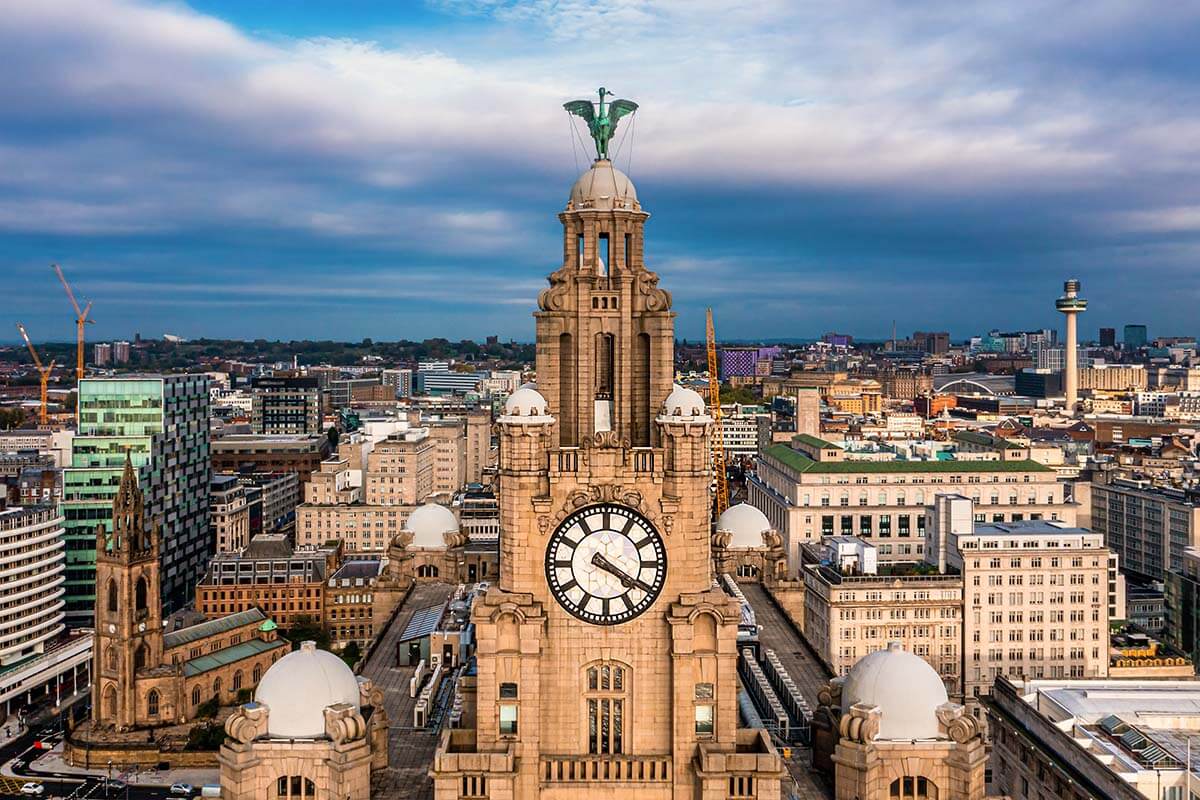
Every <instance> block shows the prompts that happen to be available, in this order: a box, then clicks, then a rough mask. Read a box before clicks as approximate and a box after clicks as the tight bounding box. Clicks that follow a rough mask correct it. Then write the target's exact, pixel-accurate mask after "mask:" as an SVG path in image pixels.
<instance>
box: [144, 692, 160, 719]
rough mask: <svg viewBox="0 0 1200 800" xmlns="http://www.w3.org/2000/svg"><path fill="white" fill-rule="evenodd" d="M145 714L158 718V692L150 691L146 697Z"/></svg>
mask: <svg viewBox="0 0 1200 800" xmlns="http://www.w3.org/2000/svg"><path fill="white" fill-rule="evenodd" d="M146 713H147V714H149V715H150V716H152V717H157V716H158V690H157V689H151V690H150V694H148V695H146Z"/></svg>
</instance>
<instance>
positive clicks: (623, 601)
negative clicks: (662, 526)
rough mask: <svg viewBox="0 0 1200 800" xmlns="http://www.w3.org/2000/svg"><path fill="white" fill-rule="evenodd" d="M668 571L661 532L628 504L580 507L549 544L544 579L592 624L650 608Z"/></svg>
mask: <svg viewBox="0 0 1200 800" xmlns="http://www.w3.org/2000/svg"><path fill="white" fill-rule="evenodd" d="M666 577H667V551H666V548H664V547H663V541H662V537H661V536H659V535H658V531H656V530H654V526H653V525H651V524H650V523H649V521H647V520H646V518H645V517H643V516H642V515H641V514H638V513H637V512H636V511H633V510H632V509H630V508H626V507H625V506H620V505H614V504H608V503H604V504H600V505H594V506H587V507H586V508H581V509H579V510H578V511H576V512H575V513H573V514H571V516H569V517H567V518H566V519H565V520H563V523H562V524H561V525H559V526H558V529H557V530H556V531H554V533H553V535H551V537H550V543H549V544H548V545H547V547H546V580H547V581H548V582H549V584H550V591H551V592H552V593H553V594H554V598H555V599H556V600H558V603H559V605H561V606H562V607H563V608H565V609H566V610H567V611H568V612H570V613H571V614H572V615H574V616H576V617H578V618H579V619H581V620H583V621H585V622H590V623H592V624H594V625H616V624H617V623H620V622H627V621H629V620H631V619H633V618H634V617H636V616H638V615H639V614H641V613H643V612H644V611H645V610H646V609H648V608H649V607H650V606H651V605H652V604H653V603H654V601H655V600H656V599H657V598H658V595H659V592H661V591H662V587H663V581H665V580H666Z"/></svg>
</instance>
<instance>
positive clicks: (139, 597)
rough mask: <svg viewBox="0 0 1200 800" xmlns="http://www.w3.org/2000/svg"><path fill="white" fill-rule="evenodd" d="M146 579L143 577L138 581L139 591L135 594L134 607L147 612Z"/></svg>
mask: <svg viewBox="0 0 1200 800" xmlns="http://www.w3.org/2000/svg"><path fill="white" fill-rule="evenodd" d="M146 594H147V591H146V578H145V576H141V577H139V578H138V580H137V589H136V590H135V592H134V600H133V607H134V608H135V609H137V610H138V611H145V610H146Z"/></svg>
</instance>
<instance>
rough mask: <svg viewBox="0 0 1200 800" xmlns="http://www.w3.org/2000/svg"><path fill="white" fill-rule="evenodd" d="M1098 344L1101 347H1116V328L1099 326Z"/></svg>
mask: <svg viewBox="0 0 1200 800" xmlns="http://www.w3.org/2000/svg"><path fill="white" fill-rule="evenodd" d="M1100 346H1101V347H1116V346H1117V329H1116V328H1101V329H1100Z"/></svg>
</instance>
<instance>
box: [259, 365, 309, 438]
mask: <svg viewBox="0 0 1200 800" xmlns="http://www.w3.org/2000/svg"><path fill="white" fill-rule="evenodd" d="M251 386H252V387H253V391H254V400H253V405H252V406H251V412H250V414H251V417H250V422H251V425H252V427H253V429H254V432H255V433H260V434H280V433H281V434H295V433H320V432H321V389H320V386H318V384H317V379H316V378H255V379H254V382H253V383H252V384H251Z"/></svg>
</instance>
